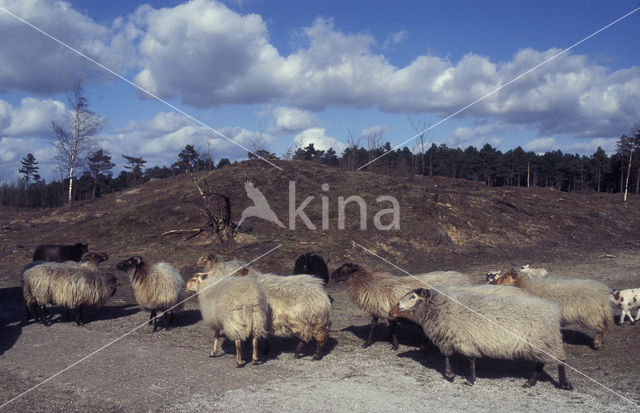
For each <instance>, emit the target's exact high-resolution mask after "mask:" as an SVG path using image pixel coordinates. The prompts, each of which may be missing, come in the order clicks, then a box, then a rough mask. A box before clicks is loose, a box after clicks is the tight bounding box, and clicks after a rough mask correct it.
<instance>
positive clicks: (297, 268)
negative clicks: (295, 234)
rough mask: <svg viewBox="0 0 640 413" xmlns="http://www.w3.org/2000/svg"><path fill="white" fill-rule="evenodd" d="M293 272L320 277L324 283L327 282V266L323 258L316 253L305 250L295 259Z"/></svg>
mask: <svg viewBox="0 0 640 413" xmlns="http://www.w3.org/2000/svg"><path fill="white" fill-rule="evenodd" d="M293 274H294V275H295V274H310V275H315V276H316V277H318V278H320V279H321V280H322V281H324V283H325V284H326V283H328V282H329V268H328V267H327V263H325V262H324V259H323V258H322V257H321V256H319V255H316V254H312V253H310V252H307V253H305V254H302V255H301V256H299V257H298V259H296V263H295V265H294V268H293Z"/></svg>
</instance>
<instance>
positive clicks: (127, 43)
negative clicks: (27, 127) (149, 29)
mask: <svg viewBox="0 0 640 413" xmlns="http://www.w3.org/2000/svg"><path fill="white" fill-rule="evenodd" d="M2 6H3V7H4V8H6V9H7V10H9V11H11V12H12V13H14V14H15V15H17V16H19V17H20V18H22V19H24V20H26V21H28V22H29V23H31V24H33V25H34V26H36V27H38V28H39V29H41V30H43V31H44V32H46V33H48V34H50V35H51V36H54V37H56V38H57V39H59V40H60V41H62V42H64V43H65V44H67V45H69V46H70V47H72V48H75V49H77V50H79V51H80V52H82V53H84V54H86V55H88V56H90V57H92V58H93V59H95V60H97V61H99V62H101V63H102V64H104V65H106V66H108V67H111V68H112V69H114V70H117V71H121V70H124V69H125V68H127V67H130V65H131V63H132V62H134V61H135V59H133V58H132V55H133V53H134V51H135V48H134V46H133V44H132V40H133V39H134V38H135V37H136V36H137V35H138V31H137V29H135V27H134V26H132V24H131V23H130V22H125V21H124V20H123V19H121V18H120V19H117V20H116V21H115V22H114V23H113V25H112V27H106V26H103V25H100V24H97V23H96V22H94V21H93V20H92V19H90V18H89V17H87V16H86V15H83V14H81V13H79V12H78V11H76V10H74V9H73V8H72V7H71V5H70V4H69V3H67V2H63V1H47V0H28V1H23V0H4V1H2ZM0 38H1V39H3V41H2V45H0V61H2V62H3V70H1V71H0V92H3V91H9V90H21V91H26V92H30V93H38V94H47V93H57V92H61V91H64V90H67V89H69V88H70V87H71V86H72V84H73V82H74V81H76V80H78V79H83V80H85V81H89V80H104V79H106V78H107V77H106V72H105V71H104V70H103V69H100V68H98V67H97V66H96V65H95V64H93V63H90V62H88V61H87V60H85V59H84V58H82V57H80V56H79V55H77V54H76V53H74V52H72V51H71V50H69V49H67V48H65V47H64V46H62V45H60V44H58V43H56V42H55V41H53V40H52V39H50V38H48V37H46V36H44V35H43V34H41V33H38V32H37V31H35V30H34V29H32V28H31V27H28V26H27V25H26V24H24V23H22V22H20V21H18V20H17V19H16V18H14V17H12V16H10V15H9V14H7V13H0ZM9 39H10V40H9Z"/></svg>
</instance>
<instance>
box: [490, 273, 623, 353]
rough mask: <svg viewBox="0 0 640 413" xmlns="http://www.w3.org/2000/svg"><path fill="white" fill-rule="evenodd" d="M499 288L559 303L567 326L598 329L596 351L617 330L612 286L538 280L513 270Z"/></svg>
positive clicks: (497, 281) (594, 346)
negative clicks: (610, 298) (611, 294)
mask: <svg viewBox="0 0 640 413" xmlns="http://www.w3.org/2000/svg"><path fill="white" fill-rule="evenodd" d="M493 283H494V284H498V285H512V286H514V287H519V288H522V289H524V290H526V291H528V292H529V293H530V294H532V295H535V296H538V297H540V298H544V299H547V300H550V301H553V302H555V303H557V304H558V305H559V307H560V311H561V315H562V319H561V322H562V324H563V325H566V324H570V323H578V324H580V325H582V326H583V327H587V328H591V329H594V330H597V331H598V333H597V334H596V336H595V338H594V340H593V348H594V349H595V350H597V349H599V348H600V345H601V344H602V340H603V338H604V333H605V331H609V330H611V329H612V327H613V313H612V311H611V306H610V304H609V287H607V286H606V285H605V284H603V283H601V282H598V281H594V280H582V279H559V278H554V277H544V278H534V277H530V276H527V275H522V276H520V275H519V274H518V273H516V272H514V271H510V272H508V273H506V274H503V275H502V276H500V277H498V278H497V279H495V280H494V281H493Z"/></svg>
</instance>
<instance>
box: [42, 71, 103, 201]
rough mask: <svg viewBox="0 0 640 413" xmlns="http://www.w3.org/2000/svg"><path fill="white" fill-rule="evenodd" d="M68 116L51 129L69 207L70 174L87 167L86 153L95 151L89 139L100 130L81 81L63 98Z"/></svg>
mask: <svg viewBox="0 0 640 413" xmlns="http://www.w3.org/2000/svg"><path fill="white" fill-rule="evenodd" d="M67 100H68V101H69V105H70V107H71V113H70V114H67V115H66V116H65V119H64V122H63V123H62V124H60V123H57V122H56V121H51V126H52V127H53V135H54V136H53V142H52V143H53V147H54V149H55V151H56V155H55V159H56V161H57V162H58V168H59V170H60V174H61V175H62V176H64V174H67V176H68V178H69V195H68V199H67V202H68V204H69V207H71V205H72V203H73V174H74V172H75V170H76V169H77V168H80V167H83V166H85V165H86V164H87V157H88V155H89V154H91V153H93V152H95V150H96V148H97V145H96V142H95V141H94V140H93V136H94V135H95V134H96V133H98V132H99V131H100V129H102V124H103V121H104V120H103V118H101V117H100V116H98V115H96V114H95V113H93V112H91V111H90V110H89V101H88V99H87V97H86V94H85V91H84V88H83V86H82V82H81V81H80V80H78V81H76V82H75V83H74V84H73V87H72V88H71V91H70V92H69V93H68V95H67Z"/></svg>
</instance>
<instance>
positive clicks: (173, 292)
mask: <svg viewBox="0 0 640 413" xmlns="http://www.w3.org/2000/svg"><path fill="white" fill-rule="evenodd" d="M106 259H108V256H107V255H106V254H104V253H99V252H94V251H89V250H88V245H87V244H81V243H79V244H76V245H41V246H39V247H38V248H37V249H36V251H35V252H34V256H33V262H31V263H29V264H27V265H26V266H25V267H24V269H23V270H22V274H21V276H22V279H23V292H24V298H25V301H26V305H27V310H28V315H29V316H30V317H35V318H36V319H41V320H42V321H43V322H46V320H47V319H48V317H49V314H48V311H47V304H53V305H57V306H60V307H62V308H64V310H65V315H64V317H65V318H68V317H69V313H70V310H75V311H76V322H77V323H78V324H81V323H82V322H83V321H84V318H83V308H85V307H90V306H100V305H102V304H104V303H105V302H107V301H108V300H109V298H110V297H111V296H112V295H113V294H114V293H115V291H116V289H117V287H118V285H119V281H118V278H117V277H116V275H115V274H113V273H111V272H109V271H104V270H101V269H99V263H100V262H102V261H104V260H106ZM196 266H197V267H200V268H202V271H201V272H198V273H195V274H194V275H193V276H192V277H191V278H189V279H188V280H187V282H186V283H185V282H184V280H183V278H182V276H181V274H180V272H179V271H178V270H177V269H175V268H174V267H173V266H171V265H170V264H168V263H164V262H159V263H155V264H151V263H148V262H146V261H145V260H144V259H143V258H141V257H131V258H129V259H127V260H124V261H122V262H120V263H118V264H117V265H116V268H117V269H118V270H119V271H121V272H125V273H127V274H128V278H129V280H130V282H131V286H132V288H133V291H134V293H135V297H136V301H137V302H138V304H139V305H140V307H141V308H142V309H143V310H145V311H149V312H150V316H149V324H153V331H156V329H157V328H158V325H157V320H158V319H159V318H160V316H162V318H163V319H164V323H165V327H166V326H168V324H169V323H170V322H171V321H172V318H173V312H174V311H175V310H178V309H179V308H180V307H181V304H182V302H183V301H184V300H183V298H184V292H185V291H194V292H197V294H198V302H199V307H200V311H201V313H202V319H203V322H204V323H205V324H206V325H207V326H208V327H210V328H211V329H212V330H213V331H214V334H215V339H214V343H213V348H212V350H211V352H210V356H211V357H214V356H216V355H218V350H219V348H220V338H221V337H222V335H224V336H225V337H226V338H227V339H229V340H233V341H234V342H235V347H236V365H237V366H238V367H242V366H243V365H244V358H243V355H242V343H243V342H245V341H248V340H249V339H251V341H252V345H253V349H252V350H253V351H252V357H251V360H252V362H253V363H254V364H257V363H259V351H258V346H259V342H260V339H265V341H264V342H265V343H266V344H268V341H266V339H268V338H269V337H293V338H296V339H298V340H299V343H298V345H297V346H296V348H295V357H296V358H298V357H300V356H301V352H302V349H303V347H304V345H305V344H306V343H309V342H311V341H315V342H316V352H315V355H314V356H313V359H314V360H319V359H321V358H322V356H323V348H324V346H325V344H326V343H327V340H328V338H329V330H330V312H331V302H332V300H331V298H330V297H329V295H328V294H327V292H326V289H325V284H326V283H327V282H328V281H329V279H331V280H332V281H334V282H344V283H345V284H346V288H347V292H348V295H349V297H350V299H351V301H352V302H353V304H355V306H356V307H358V308H359V309H360V310H362V311H363V313H364V314H366V315H368V316H370V317H371V320H372V321H371V326H370V330H369V334H368V337H367V339H366V341H365V343H364V344H363V346H362V347H363V348H366V347H368V346H370V345H371V344H372V342H373V337H374V331H375V327H376V324H377V322H378V321H379V320H385V321H387V322H388V324H389V328H390V330H391V337H392V343H393V344H392V349H394V350H395V349H397V347H398V339H397V336H396V329H397V325H398V320H399V319H404V320H408V321H409V322H413V323H416V324H418V325H420V326H421V327H422V329H423V331H424V333H425V336H426V337H427V338H428V339H429V340H430V341H431V342H432V343H433V344H435V345H436V346H437V347H438V348H439V349H440V352H441V353H442V354H443V355H444V357H445V378H446V379H448V380H450V381H452V380H453V378H454V373H453V371H452V369H451V365H450V361H449V357H450V356H451V355H452V354H454V353H458V354H461V355H463V356H465V357H467V358H468V359H469V365H470V371H469V374H468V376H467V381H466V382H465V384H468V385H473V383H474V381H475V377H476V375H475V361H476V359H477V358H481V357H492V358H497V359H527V360H532V361H535V362H536V367H535V370H534V372H533V374H532V375H531V377H530V378H529V379H528V380H527V381H526V383H525V384H524V386H525V387H530V386H533V385H535V384H536V381H537V379H538V376H539V374H540V373H541V372H542V369H543V367H544V365H545V364H546V363H557V364H558V376H559V379H558V387H560V388H562V389H567V390H571V389H572V385H571V383H570V382H569V380H568V379H567V375H566V368H565V363H564V362H565V352H564V345H563V342H562V334H561V330H560V329H561V326H564V325H566V324H573V323H575V324H578V325H581V326H583V327H586V328H589V329H591V330H595V331H596V332H597V333H596V336H595V338H594V341H593V348H594V349H598V348H599V347H600V345H601V344H602V341H603V338H604V334H605V332H606V331H608V330H610V329H611V328H612V327H613V312H612V308H611V304H614V305H616V306H618V307H620V308H621V310H622V314H621V317H620V323H622V322H623V321H624V319H625V317H626V316H628V317H629V318H630V319H631V322H632V323H633V322H634V321H635V320H634V318H633V317H632V315H631V310H632V309H634V308H638V307H640V289H630V290H622V291H613V292H611V291H610V290H609V288H608V287H607V286H606V285H605V284H603V283H601V282H598V281H593V280H586V279H564V278H555V277H552V276H549V275H548V273H547V271H546V270H543V269H532V268H529V267H528V266H523V267H521V268H520V271H519V272H515V271H509V272H507V273H504V274H503V273H502V272H500V271H494V272H489V273H487V277H486V281H487V284H484V285H473V283H472V282H471V278H470V277H469V276H468V275H465V274H462V273H459V272H456V271H434V272H429V273H424V274H418V275H415V276H401V277H399V276H394V275H392V274H388V273H384V272H373V271H371V270H369V269H367V268H366V267H364V266H362V265H357V264H353V263H347V264H344V265H342V266H340V267H339V268H337V269H336V270H335V271H334V272H333V273H332V274H331V277H329V271H328V268H327V265H326V264H325V262H324V260H323V259H322V258H321V257H320V256H318V255H315V254H310V253H307V254H304V255H302V256H300V257H299V258H298V260H297V261H296V264H295V268H294V271H293V273H294V274H295V275H289V276H282V275H275V274H267V273H261V272H259V271H257V270H255V269H253V268H250V267H249V266H248V265H247V263H245V262H242V261H238V260H231V261H224V260H222V259H221V258H219V257H217V256H215V255H213V254H208V255H204V256H202V257H201V258H200V259H199V260H198V261H197V263H196ZM158 314H159V315H158ZM638 316H640V308H639V309H638V313H637V314H636V319H637V318H638ZM266 344H265V345H266Z"/></svg>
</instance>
